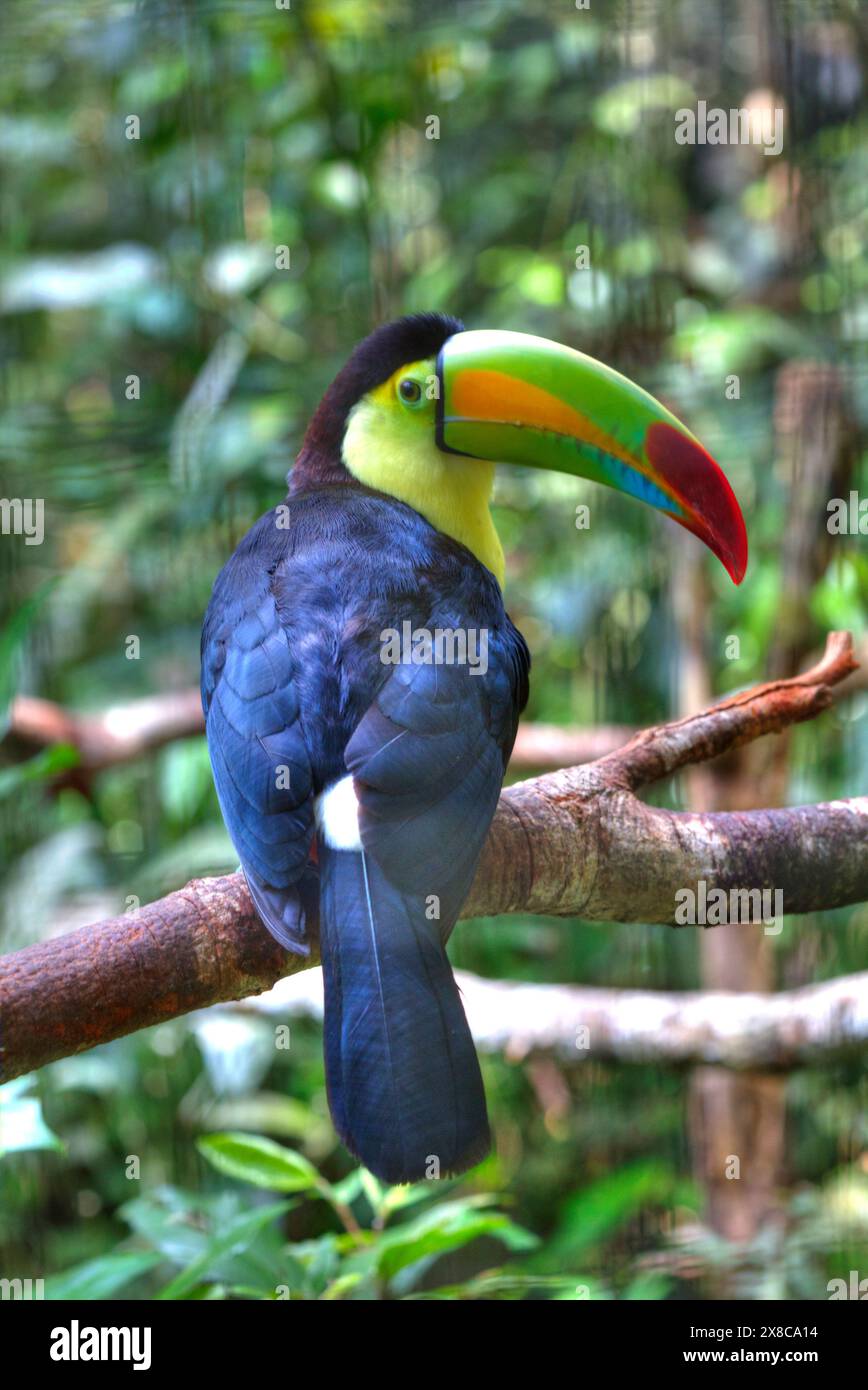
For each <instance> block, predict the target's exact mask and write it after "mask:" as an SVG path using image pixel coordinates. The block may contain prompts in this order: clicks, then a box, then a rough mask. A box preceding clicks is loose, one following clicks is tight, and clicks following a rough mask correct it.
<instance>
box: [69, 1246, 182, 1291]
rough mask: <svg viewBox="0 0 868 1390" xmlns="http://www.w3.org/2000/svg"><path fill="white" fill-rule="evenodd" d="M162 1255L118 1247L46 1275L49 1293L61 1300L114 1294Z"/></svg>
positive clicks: (146, 1269)
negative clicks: (122, 1249)
mask: <svg viewBox="0 0 868 1390" xmlns="http://www.w3.org/2000/svg"><path fill="white" fill-rule="evenodd" d="M161 1258H162V1257H161V1256H160V1255H158V1254H155V1253H154V1252H153V1251H142V1252H135V1251H132V1252H128V1253H123V1252H120V1251H118V1252H115V1253H113V1254H111V1255H101V1256H100V1257H99V1258H98V1259H96V1260H85V1262H84V1264H80V1265H74V1266H73V1268H72V1269H67V1270H66V1271H65V1272H64V1273H63V1274H55V1275H53V1276H52V1277H51V1278H49V1279H46V1281H45V1297H46V1298H48V1299H55V1300H57V1301H59V1302H66V1301H67V1300H70V1301H75V1300H83V1299H87V1300H91V1299H102V1298H112V1297H113V1296H114V1295H115V1294H116V1293H118V1292H119V1291H120V1290H121V1289H122V1288H124V1287H125V1286H126V1285H127V1284H131V1283H132V1282H133V1280H134V1279H138V1278H139V1277H140V1276H141V1275H142V1274H147V1272H148V1270H150V1269H153V1268H154V1266H155V1265H158V1264H159V1263H160V1260H161Z"/></svg>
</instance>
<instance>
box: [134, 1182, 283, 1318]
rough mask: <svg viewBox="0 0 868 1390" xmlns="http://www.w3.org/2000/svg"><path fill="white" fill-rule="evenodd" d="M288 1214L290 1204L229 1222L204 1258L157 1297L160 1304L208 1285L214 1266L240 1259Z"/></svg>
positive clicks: (262, 1209) (273, 1205) (277, 1204)
mask: <svg viewBox="0 0 868 1390" xmlns="http://www.w3.org/2000/svg"><path fill="white" fill-rule="evenodd" d="M288 1210H289V1203H288V1202H272V1203H269V1205H268V1206H266V1207H257V1208H256V1210H255V1211H248V1212H244V1213H243V1214H242V1215H241V1216H236V1217H235V1218H234V1219H233V1220H231V1221H229V1222H227V1224H226V1226H225V1227H224V1228H223V1230H222V1231H221V1232H220V1234H219V1235H218V1236H216V1237H215V1238H213V1239H212V1240H210V1241H209V1242H208V1245H207V1248H206V1249H205V1250H203V1251H202V1254H201V1255H198V1256H197V1257H196V1259H195V1260H193V1261H192V1263H191V1264H189V1265H188V1266H187V1268H186V1269H184V1270H182V1271H181V1273H180V1274H178V1275H177V1276H176V1277H175V1278H174V1279H173V1280H172V1281H171V1283H169V1284H167V1285H166V1287H165V1288H164V1289H161V1290H160V1292H159V1293H158V1295H157V1297H158V1298H159V1299H161V1300H168V1299H174V1298H183V1297H185V1296H186V1294H187V1293H188V1292H189V1291H190V1290H191V1289H194V1288H196V1286H197V1285H198V1284H201V1283H203V1282H205V1281H206V1277H207V1275H208V1271H209V1270H210V1269H211V1268H212V1266H213V1265H215V1264H216V1263H217V1262H218V1261H219V1260H221V1259H223V1258H224V1257H225V1256H227V1255H238V1254H240V1253H242V1252H243V1251H244V1250H246V1249H248V1247H249V1246H250V1245H251V1244H252V1243H253V1241H254V1240H255V1239H256V1237H257V1235H258V1234H259V1232H260V1231H261V1230H262V1229H263V1227H265V1226H267V1225H269V1224H270V1222H272V1221H276V1220H277V1219H278V1217H280V1216H283V1215H284V1214H285V1213H286V1212H287V1211H288Z"/></svg>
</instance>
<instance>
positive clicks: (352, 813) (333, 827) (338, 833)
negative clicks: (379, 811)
mask: <svg viewBox="0 0 868 1390" xmlns="http://www.w3.org/2000/svg"><path fill="white" fill-rule="evenodd" d="M314 811H315V814H316V823H317V827H318V829H319V832H320V834H321V835H322V837H323V839H324V840H325V842H326V844H327V845H329V846H330V848H331V849H361V848H362V837H361V835H360V834H359V803H358V801H357V800H356V792H355V788H354V787H353V779H352V777H342V778H341V780H340V782H335V783H334V784H333V786H331V787H329V789H328V791H324V792H322V793H321V794H320V795H319V796H318V797H317V799H316V802H315V805H314Z"/></svg>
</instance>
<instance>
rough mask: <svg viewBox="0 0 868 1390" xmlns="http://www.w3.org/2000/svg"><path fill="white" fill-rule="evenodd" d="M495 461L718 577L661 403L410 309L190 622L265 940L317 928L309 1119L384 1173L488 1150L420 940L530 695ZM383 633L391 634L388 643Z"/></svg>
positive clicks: (714, 528)
mask: <svg viewBox="0 0 868 1390" xmlns="http://www.w3.org/2000/svg"><path fill="white" fill-rule="evenodd" d="M497 462H503V463H509V462H512V463H520V464H529V465H534V466H537V467H542V468H551V469H558V470H560V471H561V472H566V473H573V474H576V475H579V476H582V477H587V478H593V479H596V480H597V481H599V482H602V483H608V484H609V485H610V486H611V487H615V488H618V489H620V490H621V491H622V492H627V493H630V494H632V495H633V496H635V497H640V498H642V499H643V500H644V501H646V502H650V503H651V504H652V505H653V506H655V507H657V508H659V509H660V510H661V511H663V512H666V513H667V514H668V515H669V516H671V517H672V518H673V519H674V520H675V521H678V522H680V523H681V525H682V526H685V527H687V529H688V530H690V531H693V532H694V533H695V534H696V535H697V536H699V537H700V538H701V539H702V540H703V541H705V543H706V544H707V545H708V546H710V548H711V549H712V550H713V551H714V553H715V555H717V556H718V557H719V558H720V559H721V560H722V562H723V564H724V565H725V566H726V568H727V570H728V571H729V573H730V575H731V576H732V578H733V579H734V580H735V581H736V582H738V581H740V580H741V577H742V575H743V573H744V569H745V565H746V561H747V542H746V536H745V528H744V522H743V520H742V516H741V512H740V510H739V507H738V503H737V502H736V500H735V497H734V495H733V493H732V489H731V488H730V486H729V484H728V483H727V481H726V478H725V477H724V475H723V473H722V472H721V470H720V469H719V468H718V466H717V464H716V463H714V461H713V460H712V459H711V458H710V457H709V455H708V454H707V453H706V452H705V450H704V449H703V448H702V447H701V445H700V444H699V443H698V442H697V440H696V439H695V438H694V437H693V435H692V434H690V433H689V431H688V430H687V429H685V427H684V426H683V425H681V424H680V423H679V422H678V421H677V420H676V419H675V417H674V416H673V415H671V414H670V413H669V411H668V410H666V409H664V407H663V406H662V405H660V404H658V402H656V401H655V400H653V399H652V397H651V396H649V395H647V394H646V392H644V391H642V390H641V389H640V388H639V387H637V386H634V385H633V384H632V383H631V382H629V381H628V380H626V378H624V377H622V376H620V375H618V373H617V372H614V371H612V370H610V368H608V367H606V366H603V365H602V364H601V363H599V362H596V361H594V360H593V359H592V358H589V357H586V356H584V355H583V354H582V353H580V352H577V351H575V350H573V349H571V348H567V347H562V346H560V345H559V344H557V343H554V342H549V341H548V340H546V339H544V338H536V337H529V336H527V335H525V334H522V333H509V332H488V331H478V332H473V331H471V332H466V331H465V330H464V328H463V326H462V324H461V323H459V322H458V321H457V320H455V319H452V318H448V317H446V316H442V315H439V314H418V315H415V316H412V317H409V318H404V319H400V320H398V321H397V322H395V323H389V324H386V325H385V326H383V327H381V328H378V329H377V330H376V331H375V332H374V333H372V334H371V335H370V336H369V337H368V338H366V339H365V340H364V341H363V342H362V343H360V344H359V346H358V347H356V349H355V351H354V352H353V354H352V356H351V357H350V359H349V361H348V362H347V363H346V365H345V366H344V368H343V369H342V370H341V371H340V372H339V374H338V376H337V377H336V378H335V380H334V381H333V382H332V385H331V386H330V387H329V389H328V390H327V391H326V394H325V396H324V397H323V399H322V402H321V403H320V405H319V407H318V409H317V411H316V413H315V414H314V416H313V419H312V420H311V423H310V426H309V427H308V430H307V433H306V435H305V437H304V441H303V443H302V447H301V451H300V453H299V454H298V458H297V460H296V462H295V465H294V467H293V469H292V472H291V475H290V483H289V493H288V496H287V498H286V500H285V502H283V503H282V504H281V505H280V506H278V507H276V508H275V509H274V511H271V512H269V513H267V514H266V515H265V516H263V517H261V518H260V520H259V521H258V522H257V523H256V525H255V526H254V527H253V529H252V530H251V531H250V532H249V533H248V534H247V536H246V537H245V538H244V540H243V541H242V542H241V544H240V545H239V547H238V549H237V550H236V552H235V554H234V555H233V556H232V559H231V560H230V561H229V563H228V564H227V565H226V566H225V568H224V569H223V571H222V573H221V574H220V576H219V578H218V579H217V582H216V584H215V586H214V593H213V596H212V599H211V603H210V606H209V608H208V613H207V616H206V619H205V627H204V631H203V635H202V700H203V705H204V709H205V714H206V718H207V736H208V747H209V749H210V754H211V761H212V764H213V769H214V778H215V782H216V785H217V792H218V796H219V800H220V806H221V808H222V811H223V816H224V818H225V821H226V825H227V828H228V830H229V834H230V836H231V837H232V840H233V842H234V845H235V848H236V850H237V852H238V855H239V856H240V859H241V864H242V867H243V870H244V873H245V875H246V878H247V883H248V885H249V888H250V892H251V894H252V897H253V901H254V903H255V905H256V909H257V911H258V913H259V915H260V917H261V918H262V921H263V922H264V924H265V926H266V927H267V928H268V930H269V931H270V932H272V933H273V934H274V936H275V937H276V938H277V939H278V940H279V941H280V942H282V943H283V944H284V945H285V946H286V947H288V948H289V949H290V950H292V951H297V952H307V951H308V950H309V936H310V932H311V930H312V928H313V927H315V924H316V923H317V921H318V924H319V941H320V952H321V957H322V964H323V974H324V984H325V1062H326V1077H327V1084H328V1094H329V1101H330V1105H331V1111H332V1115H333V1117H334V1122H335V1125H336V1127H337V1130H338V1133H339V1134H340V1135H341V1137H342V1139H343V1140H344V1142H345V1143H346V1145H347V1147H348V1148H349V1149H350V1150H351V1151H352V1153H354V1154H355V1155H356V1156H357V1157H358V1158H359V1159H361V1161H362V1162H363V1163H364V1164H365V1165H366V1166H367V1167H368V1168H369V1169H370V1170H371V1171H372V1172H374V1173H375V1174H377V1175H378V1176H379V1177H380V1178H382V1179H384V1180H385V1181H387V1182H393V1183H394V1182H408V1181H413V1180H415V1179H418V1178H422V1177H425V1176H437V1175H440V1174H442V1175H445V1174H447V1173H455V1172H459V1171H461V1170H463V1169H465V1168H467V1167H469V1166H471V1165H472V1164H474V1163H477V1162H478V1161H479V1160H480V1159H481V1158H482V1157H483V1156H484V1155H485V1154H486V1152H487V1151H488V1148H489V1142H490V1140H489V1130H488V1119H487V1116H486V1108H485V1096H484V1092H483V1088H482V1080H481V1077H480V1072H479V1064H478V1062H477V1058H476V1054H475V1051H474V1047H473V1042H472V1040H471V1036H470V1031H469V1029H468V1026H467V1022H466V1020H465V1016H464V1011H463V1008H462V1005H461V1000H460V997H459V993H458V989H457V986H456V984H455V980H454V978H453V975H452V970H451V968H450V965H449V962H448V960H447V957H446V952H445V943H446V940H447V938H448V936H449V933H450V932H451V931H452V928H453V926H454V925H455V922H456V920H457V918H458V915H459V912H460V910H461V906H462V903H463V901H464V899H465V897H466V895H467V893H468V890H469V888H470V884H471V880H472V878H473V874H474V870H475V868H476V864H477V861H478V859H479V855H480V852H481V849H482V845H483V842H484V840H485V837H486V833H487V830H488V827H489V824H490V822H491V819H492V816H493V815H494V810H495V807H496V805H497V800H498V796H499V793H500V789H501V782H502V779H503V774H504V769H505V767H506V764H507V760H508V758H509V755H510V752H511V749H512V745H513V740H514V738H515V733H516V725H517V723H518V717H519V715H520V713H521V711H522V709H523V708H524V705H525V702H526V699H527V691H528V668H529V665H530V659H529V656H528V651H527V647H526V646H525V643H524V640H523V639H522V637H521V635H520V634H519V633H518V631H517V630H516V629H515V628H514V627H513V625H512V623H511V622H510V620H509V618H508V617H507V614H506V611H505V609H504V606H503V597H502V594H501V587H502V585H503V578H504V566H503V552H502V550H501V547H500V543H499V541H498V538H497V534H496V532H495V529H494V526H493V523H492V520H491V516H490V513H489V500H490V496H491V489H492V483H493V479H494V467H495V463H497ZM438 631H439V632H441V633H451V634H452V635H453V637H452V639H451V641H450V642H446V641H445V640H443V641H441V642H440V644H439V646H438V643H437V641H436V636H437V633H438ZM423 632H424V633H427V634H429V640H427V641H426V639H425V638H424V637H422V638H421V640H419V641H417V640H416V635H417V634H420V633H423ZM396 633H399V634H402V635H406V634H408V633H410V634H412V640H411V642H410V644H409V645H407V644H402V649H401V650H400V651H399V652H398V654H397V655H396V651H397V649H396V648H395V634H396ZM456 634H457V636H458V638H460V637H461V635H463V636H464V638H465V639H466V640H465V642H464V643H463V644H462V642H461V641H460V640H456ZM430 639H434V640H430ZM471 652H472V653H473V654H474V660H473V661H472V662H471V660H470V659H469V657H468V659H466V660H462V659H461V658H462V653H464V654H465V655H466V654H467V653H471ZM483 652H484V654H485V660H482V653H483Z"/></svg>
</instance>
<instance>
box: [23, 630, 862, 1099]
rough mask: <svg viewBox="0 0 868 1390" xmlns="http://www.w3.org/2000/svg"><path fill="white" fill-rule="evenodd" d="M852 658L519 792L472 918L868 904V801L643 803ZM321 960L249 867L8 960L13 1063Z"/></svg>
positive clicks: (803, 708)
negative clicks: (284, 937) (294, 943)
mask: <svg viewBox="0 0 868 1390" xmlns="http://www.w3.org/2000/svg"><path fill="white" fill-rule="evenodd" d="M852 668H853V658H852V653H851V644H850V639H849V636H848V635H847V634H842V633H833V634H831V636H830V638H829V640H828V643H827V649H826V654H825V656H824V657H823V659H822V660H821V662H820V663H819V664H818V665H817V666H816V667H815V668H814V669H813V670H811V671H809V672H807V673H806V674H804V675H801V676H797V677H795V678H794V679H793V680H787V681H774V682H771V683H770V684H767V685H764V686H759V687H757V688H756V689H754V690H749V691H745V692H742V693H740V694H738V695H734V696H731V697H730V698H729V699H727V700H724V701H723V702H722V703H721V704H719V705H716V706H714V707H712V708H711V709H710V710H706V711H705V712H704V713H702V714H699V715H695V716H693V717H692V718H689V719H682V720H679V721H677V722H675V723H673V724H665V725H661V726H659V727H657V728H655V729H650V730H647V731H646V732H644V733H642V734H639V735H637V736H636V737H635V738H634V739H633V740H632V741H631V743H630V744H629V745H628V746H627V747H626V748H624V749H622V750H620V751H619V752H616V753H612V754H609V755H608V756H607V757H605V758H602V759H600V760H599V761H598V762H596V763H592V764H590V765H588V766H586V767H575V768H570V769H567V770H564V771H560V772H556V773H552V774H549V775H547V776H544V777H540V778H537V779H535V780H532V781H528V782H522V783H519V784H517V785H516V786H513V787H509V788H508V789H507V790H505V791H504V792H503V794H502V796H501V799H500V804H499V806H498V810H497V813H496V815H495V818H494V822H493V824H492V827H491V831H490V833H489V837H488V840H487V843H486V847H485V850H484V852H483V856H482V860H481V863H480V866H479V871H478V873H477V876H476V880H475V882H474V884H473V887H472V889H471V893H470V896H469V899H468V902H467V903H466V905H465V908H464V913H463V915H464V916H465V917H477V916H483V915H484V916H492V915H497V914H501V913H509V912H528V913H540V914H547V915H554V916H580V917H584V918H586V919H590V920H597V921H621V922H631V921H633V922H635V921H642V922H660V923H674V922H675V921H676V905H677V899H676V894H677V893H679V892H681V891H682V890H684V889H685V888H695V887H696V885H697V884H698V883H699V882H700V881H702V882H704V883H705V884H706V886H707V889H708V890H709V891H711V890H712V889H715V888H722V889H724V890H726V891H727V892H728V891H729V890H730V889H733V888H740V889H741V888H743V889H749V890H753V889H762V888H770V889H775V890H780V892H781V893H782V894H783V905H784V911H785V912H787V913H800V912H808V911H813V910H820V909H826V908H832V907H839V906H843V905H845V904H848V903H853V902H858V901H862V900H864V899H866V898H868V853H866V847H868V797H858V798H853V799H852V800H849V801H835V802H829V803H827V804H825V805H818V806H801V807H794V808H789V809H785V810H773V811H755V812H747V813H739V814H735V813H733V814H728V813H711V814H708V815H691V814H689V813H685V812H675V811H668V810H663V809H660V808H657V807H651V806H647V805H645V804H644V803H643V802H641V801H639V800H638V799H637V797H636V795H635V790H636V789H637V788H639V787H641V786H644V785H647V784H648V783H649V782H650V781H653V780H655V779H658V778H660V777H663V776H668V775H671V774H672V773H673V772H675V771H676V770H678V769H679V768H681V767H684V766H686V765H687V764H688V763H691V762H696V761H700V760H702V759H704V758H707V757H712V756H715V755H717V754H720V753H723V752H725V751H726V750H727V749H729V748H732V747H736V746H737V745H738V744H740V743H744V742H746V741H748V740H750V739H753V738H757V737H759V736H760V735H761V734H764V733H769V732H772V731H776V730H780V729H782V728H784V727H786V726H787V725H789V724H792V723H795V722H798V721H799V720H803V719H811V718H813V717H814V716H815V715H816V714H817V713H819V712H820V711H821V710H823V709H825V708H826V707H827V706H828V705H829V703H830V702H831V699H832V693H831V687H832V686H833V685H835V684H837V683H838V682H839V681H841V680H843V679H844V678H845V676H846V675H847V674H848V672H849V671H851V670H852ZM315 962H316V955H315V951H312V953H311V956H310V957H307V958H304V959H302V958H299V957H293V956H289V955H287V954H286V953H285V952H283V951H282V950H281V949H280V947H279V946H277V944H276V943H275V942H274V941H273V940H272V938H271V937H270V936H269V935H268V934H267V932H265V931H264V929H263V928H262V926H261V925H260V923H259V920H258V918H257V916H256V914H255V912H254V910H253V906H252V904H251V902H250V898H249V895H248V893H247V889H246V886H245V884H244V880H243V877H242V876H241V875H240V874H230V875H228V876H227V877H225V878H218V879H204V880H200V881H198V882H193V883H190V884H188V885H187V887H186V888H184V889H182V890H181V891H180V892H176V893H171V894H169V895H168V897H165V898H163V899H161V900H160V901H159V902H157V903H152V904H151V905H150V906H148V907H143V908H140V909H138V910H137V911H136V912H135V913H131V914H128V915H127V916H123V917H117V918H114V919H112V920H110V921H107V922H102V923H99V924H97V925H96V926H93V927H85V928H83V929H81V930H79V931H74V932H70V933H69V934H68V935H66V936H62V937H59V938H57V939H55V940H52V941H48V942H43V943H41V944H39V945H35V946H30V947H27V948H25V949H24V950H21V951H17V952H14V953H12V954H10V955H8V956H6V957H4V958H2V959H0V1002H2V1018H3V1029H2V1044H3V1064H4V1075H5V1076H7V1077H10V1076H15V1075H18V1074H20V1073H21V1072H24V1071H30V1070H32V1069H33V1068H35V1067H39V1066H43V1065H44V1064H45V1063H46V1062H49V1061H52V1060H54V1059H55V1058H58V1057H62V1056H66V1055H68V1054H70V1053H73V1052H79V1051H83V1050H85V1049H87V1048H89V1047H93V1046H95V1045H96V1044H97V1043H102V1042H107V1041H109V1040H110V1039H111V1038H116V1037H120V1036H122V1035H123V1034H125V1033H130V1032H134V1031H136V1030H137V1029H139V1028H144V1027H148V1026H149V1025H151V1024H153V1023H158V1022H161V1021H163V1020H165V1019H167V1018H174V1017H176V1016H178V1015H179V1014H183V1013H187V1012H189V1011H190V1010H191V1009H197V1008H204V1007H205V1006H207V1005H210V1004H215V1003H219V1002H221V1001H224V1000H228V999H238V998H242V997H243V996H245V995H248V994H255V993H258V992H261V991H262V990H265V989H268V988H270V987H271V986H272V985H273V984H274V982H275V981H276V980H277V979H279V978H280V977H281V976H284V975H288V974H292V973H294V972H296V971H298V970H300V969H303V968H304V967H305V966H306V965H311V964H314V963H315Z"/></svg>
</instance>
